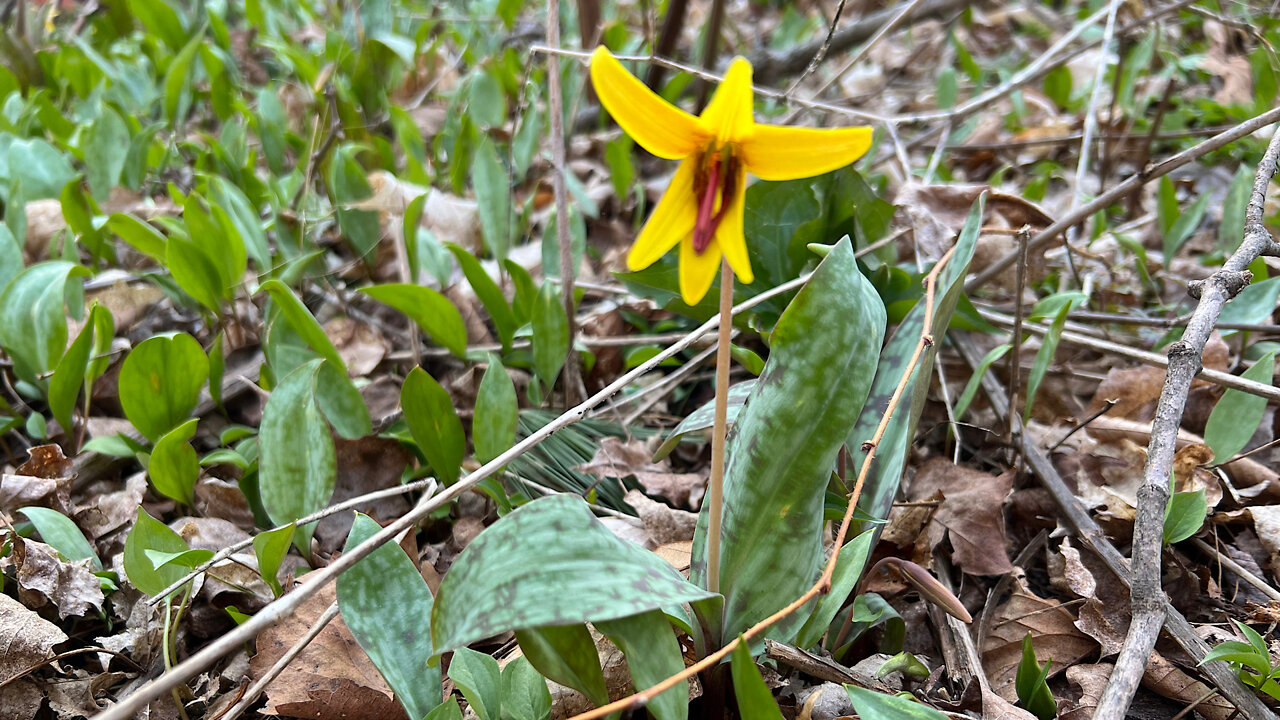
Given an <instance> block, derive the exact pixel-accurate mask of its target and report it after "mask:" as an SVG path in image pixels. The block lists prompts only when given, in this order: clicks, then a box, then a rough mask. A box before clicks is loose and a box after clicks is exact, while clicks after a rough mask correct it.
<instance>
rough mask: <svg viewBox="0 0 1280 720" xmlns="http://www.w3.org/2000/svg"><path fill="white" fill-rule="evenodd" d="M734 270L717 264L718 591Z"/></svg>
mask: <svg viewBox="0 0 1280 720" xmlns="http://www.w3.org/2000/svg"><path fill="white" fill-rule="evenodd" d="M732 312H733V269H732V268H730V267H729V261H728V260H721V264H720V335H719V340H718V342H717V343H716V414H715V422H714V424H713V425H712V427H711V481H710V482H709V483H708V490H707V495H708V502H709V503H710V505H709V507H710V508H711V512H710V519H709V521H708V523H707V589H708V590H710V591H711V592H713V593H718V592H720V520H721V510H722V505H723V502H724V449H725V448H724V439H725V433H726V429H727V427H728V424H729V341H730V336H731V335H732V333H733V318H732V316H731V313H732Z"/></svg>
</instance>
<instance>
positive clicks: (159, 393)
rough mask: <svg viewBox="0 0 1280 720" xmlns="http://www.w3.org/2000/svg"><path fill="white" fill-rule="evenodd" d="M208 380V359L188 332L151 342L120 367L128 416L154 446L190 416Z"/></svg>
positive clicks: (121, 383) (123, 405) (130, 356)
mask: <svg viewBox="0 0 1280 720" xmlns="http://www.w3.org/2000/svg"><path fill="white" fill-rule="evenodd" d="M208 377H209V358H207V357H205V354H204V350H202V349H200V343H198V342H196V339H195V338H193V337H191V336H190V335H188V334H186V333H175V334H173V335H158V336H156V337H151V338H147V339H146V340H143V341H142V343H141V344H139V345H138V346H137V347H135V348H134V349H133V350H132V351H131V352H130V353H129V355H128V357H126V358H125V359H124V363H123V364H122V365H121V367H120V380H119V386H120V406H121V407H122V408H123V409H124V415H125V417H127V418H129V422H131V423H133V426H134V427H136V428H138V432H140V433H142V434H143V436H145V437H146V438H147V439H148V440H150V441H152V442H155V441H157V440H159V439H160V436H162V435H164V434H165V433H167V432H169V431H170V430H172V429H173V428H175V427H177V426H178V425H179V424H181V423H182V422H184V421H185V420H186V419H187V418H189V417H191V411H192V410H194V409H195V407H196V403H197V402H198V401H199V400H200V389H201V388H203V387H204V383H205V380H206V379H207V378H208Z"/></svg>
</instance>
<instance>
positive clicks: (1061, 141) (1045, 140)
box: [924, 125, 1232, 152]
mask: <svg viewBox="0 0 1280 720" xmlns="http://www.w3.org/2000/svg"><path fill="white" fill-rule="evenodd" d="M1231 127H1232V126H1230V125H1213V126H1210V127H1202V128H1192V129H1190V130H1170V131H1168V132H1161V133H1100V134H1098V135H1097V138H1098V139H1099V140H1111V141H1117V142H1119V141H1125V140H1146V141H1153V140H1180V139H1185V138H1193V137H1204V136H1205V135H1216V134H1218V133H1220V132H1222V131H1223V130H1230V129H1231ZM1083 137H1084V133H1070V134H1067V135H1058V136H1055V137H1042V138H1029V139H1027V140H1009V141H1007V142H990V143H965V144H964V145H956V146H954V147H952V148H951V150H952V151H953V152H996V151H998V150H1022V149H1025V148H1032V147H1040V146H1043V145H1065V144H1067V143H1074V142H1079V141H1080V139H1081V138H1083ZM941 144H944V143H941V142H939V143H935V144H934V145H932V146H930V145H928V144H924V147H926V148H928V147H935V148H936V147H937V146H938V145H941Z"/></svg>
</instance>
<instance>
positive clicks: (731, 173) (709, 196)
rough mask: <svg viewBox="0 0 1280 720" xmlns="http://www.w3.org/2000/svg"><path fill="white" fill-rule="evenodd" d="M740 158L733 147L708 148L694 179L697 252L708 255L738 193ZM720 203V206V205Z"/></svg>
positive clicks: (694, 236) (695, 250)
mask: <svg viewBox="0 0 1280 720" xmlns="http://www.w3.org/2000/svg"><path fill="white" fill-rule="evenodd" d="M737 183H738V158H737V157H736V156H735V155H734V152H733V146H732V145H724V146H722V147H719V148H717V147H715V146H711V147H709V148H707V151H706V153H705V154H704V155H703V157H702V164H701V166H700V167H699V168H698V171H697V174H696V175H695V176H694V179H693V193H694V197H695V198H696V200H697V203H698V215H697V219H696V220H695V221H694V224H693V251H694V252H696V253H698V254H699V255H701V254H702V253H704V252H706V250H707V246H708V245H710V244H711V238H713V237H715V234H716V228H717V227H719V226H720V221H721V220H723V219H724V214H725V211H726V210H728V208H729V203H730V201H731V200H732V198H733V195H734V192H735V191H736V190H737ZM717 201H718V202H717Z"/></svg>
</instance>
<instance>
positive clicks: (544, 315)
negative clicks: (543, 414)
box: [531, 282, 569, 388]
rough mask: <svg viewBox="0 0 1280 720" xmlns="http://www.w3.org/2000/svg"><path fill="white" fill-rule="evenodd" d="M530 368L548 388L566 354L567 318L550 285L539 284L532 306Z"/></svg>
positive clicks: (567, 343) (558, 298)
mask: <svg viewBox="0 0 1280 720" xmlns="http://www.w3.org/2000/svg"><path fill="white" fill-rule="evenodd" d="M531 322H532V324H533V367H534V369H535V370H536V371H537V373H538V377H539V378H541V379H542V381H543V382H544V383H546V385H547V387H548V388H550V387H551V386H552V385H555V382H556V377H557V376H558V375H559V374H560V368H562V367H564V361H565V358H566V357H567V356H568V354H569V317H568V316H567V315H565V312H564V305H563V304H562V303H561V302H560V293H559V292H557V291H556V288H555V286H553V285H552V284H551V283H549V282H544V283H543V284H542V289H541V290H539V291H538V298H537V299H536V300H535V301H534V304H533V316H532V318H531Z"/></svg>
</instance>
